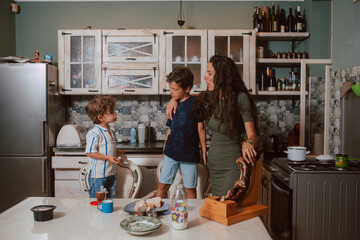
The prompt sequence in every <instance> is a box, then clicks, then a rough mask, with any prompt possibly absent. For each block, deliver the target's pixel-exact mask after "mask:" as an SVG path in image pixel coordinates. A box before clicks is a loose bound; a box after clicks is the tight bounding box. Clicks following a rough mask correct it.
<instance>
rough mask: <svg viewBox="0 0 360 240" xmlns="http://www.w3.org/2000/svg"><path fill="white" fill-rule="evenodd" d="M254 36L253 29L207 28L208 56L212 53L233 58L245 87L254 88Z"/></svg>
mask: <svg viewBox="0 0 360 240" xmlns="http://www.w3.org/2000/svg"><path fill="white" fill-rule="evenodd" d="M255 49H256V37H255V31H254V30H237V29H236V30H234V29H232V30H209V31H208V58H210V57H211V56H213V55H223V56H228V57H230V58H231V59H233V60H234V62H235V64H236V66H237V67H238V70H239V73H240V76H241V77H242V79H243V81H244V83H245V85H246V87H247V88H248V90H249V91H250V92H252V93H255V90H256V82H255V81H256V79H255V66H256V62H255V61H256V54H255Z"/></svg>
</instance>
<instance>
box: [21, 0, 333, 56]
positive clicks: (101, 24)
mask: <svg viewBox="0 0 360 240" xmlns="http://www.w3.org/2000/svg"><path fill="white" fill-rule="evenodd" d="M276 4H280V6H281V7H282V8H285V9H286V11H288V6H289V5H292V6H293V7H294V8H295V6H296V5H300V6H301V8H302V9H303V8H304V6H305V9H306V10H307V15H309V16H307V21H308V22H309V23H311V24H308V25H309V26H308V29H309V30H310V38H309V39H308V40H306V41H304V42H303V43H301V44H302V45H300V47H299V49H304V48H305V50H307V49H306V48H308V49H311V52H310V57H313V56H316V57H317V58H329V57H330V55H329V52H330V37H329V31H328V29H327V28H328V27H327V26H326V27H325V28H324V27H323V26H320V24H321V23H316V24H312V19H313V18H321V19H325V20H326V19H330V10H329V9H330V8H329V6H330V2H328V1H325V2H323V1H322V2H313V1H312V0H306V1H305V2H276ZM19 5H20V7H21V13H20V14H18V15H16V54H17V55H19V56H26V57H30V58H33V56H34V52H35V50H37V49H38V50H40V58H41V59H43V56H44V55H45V54H51V55H53V59H54V61H55V62H57V30H58V29H82V28H84V27H86V26H89V25H90V26H92V27H93V28H102V29H116V28H120V27H122V28H127V29H141V28H148V29H150V28H155V29H159V28H166V29H171V28H173V29H178V28H179V27H178V25H177V15H178V11H179V2H177V1H171V2H156V1H154V2H138V1H135V2H131V1H129V2H123V1H119V2H81V3H80V2H60V3H59V2H54V3H49V2H21V3H19ZM263 5H267V6H271V2H261V1H259V2H242V1H235V2H234V1H229V2H227V1H216V2H214V1H211V2H203V1H194V2H188V1H185V2H183V8H184V12H185V18H186V19H185V21H186V23H185V28H187V27H195V28H197V29H232V28H245V29H247V28H252V14H253V9H254V7H255V6H263ZM323 6H327V7H326V8H324V11H318V10H317V9H307V8H318V7H321V9H323V8H322V7H323ZM313 13H314V14H316V16H312V14H313ZM317 14H319V16H318V15H317ZM312 35H314V36H316V35H321V36H323V38H324V39H325V40H324V41H323V40H322V41H321V42H319V41H316V40H315V39H314V40H313V37H312ZM284 44H285V43H284ZM304 44H305V47H304ZM284 46H285V47H284V48H286V49H284V51H285V50H286V51H289V49H288V47H287V46H286V45H284ZM307 51H308V50H307Z"/></svg>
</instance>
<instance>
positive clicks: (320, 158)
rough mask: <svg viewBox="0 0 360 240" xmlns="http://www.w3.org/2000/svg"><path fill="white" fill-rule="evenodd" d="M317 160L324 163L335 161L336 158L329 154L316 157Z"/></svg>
mask: <svg viewBox="0 0 360 240" xmlns="http://www.w3.org/2000/svg"><path fill="white" fill-rule="evenodd" d="M316 159H317V160H319V161H324V162H326V161H333V160H334V158H333V157H332V156H331V155H328V154H326V155H319V156H317V157H316Z"/></svg>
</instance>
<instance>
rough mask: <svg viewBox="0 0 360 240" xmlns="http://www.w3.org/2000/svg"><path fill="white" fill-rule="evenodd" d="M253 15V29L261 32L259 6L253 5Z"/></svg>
mask: <svg viewBox="0 0 360 240" xmlns="http://www.w3.org/2000/svg"><path fill="white" fill-rule="evenodd" d="M254 15H255V16H253V26H254V29H255V32H261V19H260V14H259V8H258V7H255V13H254Z"/></svg>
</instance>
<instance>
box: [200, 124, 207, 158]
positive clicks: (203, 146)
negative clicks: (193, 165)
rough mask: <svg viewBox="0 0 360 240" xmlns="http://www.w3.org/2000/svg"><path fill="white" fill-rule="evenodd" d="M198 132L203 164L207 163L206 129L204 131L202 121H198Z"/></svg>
mask: <svg viewBox="0 0 360 240" xmlns="http://www.w3.org/2000/svg"><path fill="white" fill-rule="evenodd" d="M198 133H199V139H200V145H201V150H202V157H203V161H204V165H206V163H207V159H206V131H205V125H204V123H203V122H199V123H198Z"/></svg>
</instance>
